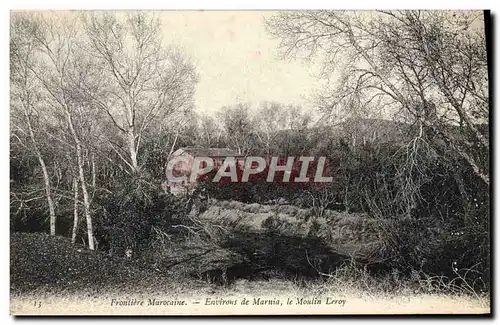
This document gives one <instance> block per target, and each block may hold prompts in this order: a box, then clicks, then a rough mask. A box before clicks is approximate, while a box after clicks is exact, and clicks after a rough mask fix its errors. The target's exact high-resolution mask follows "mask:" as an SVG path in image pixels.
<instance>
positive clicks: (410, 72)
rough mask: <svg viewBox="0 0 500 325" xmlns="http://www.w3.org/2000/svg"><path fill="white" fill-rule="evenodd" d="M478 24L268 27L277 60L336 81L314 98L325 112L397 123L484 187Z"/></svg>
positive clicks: (284, 16)
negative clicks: (318, 65)
mask: <svg viewBox="0 0 500 325" xmlns="http://www.w3.org/2000/svg"><path fill="white" fill-rule="evenodd" d="M481 18H482V14H481V13H471V12H436V11H403V12H392V11H390V12H338V11H293V12H281V13H279V14H277V15H275V16H273V17H272V18H270V19H269V20H267V27H268V29H269V31H270V33H271V34H272V35H274V36H276V37H278V38H279V39H280V40H281V49H282V50H283V54H284V56H288V57H297V56H300V57H307V58H320V60H322V63H323V64H322V66H323V69H322V71H323V76H324V77H325V78H329V77H331V76H332V75H333V74H334V73H336V74H337V75H340V78H337V79H335V78H332V79H333V80H335V81H336V82H335V83H333V84H329V87H328V88H327V89H325V95H324V96H321V98H320V102H321V105H322V107H323V109H325V111H328V112H333V111H337V112H338V111H342V110H343V111H344V112H345V111H347V113H349V111H350V110H351V111H352V110H380V109H387V110H386V112H385V115H386V116H389V113H388V112H390V113H391V115H392V114H396V115H398V116H404V117H405V118H406V119H407V121H409V122H411V123H417V125H420V126H421V127H422V128H423V129H425V131H426V134H428V135H429V136H428V138H429V139H430V140H432V142H433V144H434V146H435V148H438V149H439V150H440V151H441V152H444V153H446V154H451V155H453V156H455V157H457V158H458V159H460V160H462V161H464V162H465V163H466V164H467V165H468V166H469V168H470V169H471V171H472V172H473V173H474V174H475V175H476V176H477V177H478V178H479V179H480V180H482V181H483V182H484V184H486V185H489V183H490V180H489V172H488V169H489V166H488V146H489V140H488V136H487V134H485V132H484V130H481V126H480V124H484V123H487V122H488V116H489V102H488V95H487V94H488V78H487V61H486V48H485V37H484V31H483V28H482V19H481ZM457 128H458V130H459V132H457ZM483 129H484V128H483ZM417 134H418V133H417Z"/></svg>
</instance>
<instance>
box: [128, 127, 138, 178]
mask: <svg viewBox="0 0 500 325" xmlns="http://www.w3.org/2000/svg"><path fill="white" fill-rule="evenodd" d="M127 142H128V150H129V153H130V162H131V165H132V168H133V169H134V170H133V172H134V173H135V172H137V171H138V164H137V148H136V138H135V132H134V127H133V126H130V127H129V128H128V132H127Z"/></svg>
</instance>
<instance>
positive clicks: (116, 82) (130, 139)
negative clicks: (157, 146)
mask: <svg viewBox="0 0 500 325" xmlns="http://www.w3.org/2000/svg"><path fill="white" fill-rule="evenodd" d="M85 27H86V33H87V37H88V44H87V46H86V48H87V50H88V51H89V53H92V56H94V57H95V58H96V61H95V62H94V64H95V68H96V69H99V70H100V71H101V73H102V77H103V81H104V82H103V83H101V85H100V88H99V90H98V92H97V93H96V94H94V90H96V89H93V90H92V91H90V92H89V93H90V94H91V95H92V98H93V100H94V103H95V104H96V105H97V107H99V108H100V109H101V110H103V111H104V112H105V113H106V115H107V117H108V118H109V119H110V121H111V122H112V125H113V126H114V127H115V129H116V130H117V131H118V133H119V134H120V138H121V143H118V144H117V143H114V142H111V144H112V147H113V149H114V150H115V151H116V153H117V154H118V155H119V156H120V157H121V159H122V162H123V163H125V164H126V165H127V166H128V168H129V169H130V170H131V171H132V172H133V173H136V172H138V171H139V170H140V167H141V166H140V161H139V158H138V155H139V153H140V148H141V144H142V140H143V139H142V138H143V136H144V133H145V130H147V129H148V128H149V127H150V126H151V125H153V124H155V123H163V122H164V121H165V120H167V119H168V118H169V117H170V116H171V115H172V114H173V113H174V112H177V111H179V110H189V109H191V107H192V104H193V103H192V99H193V94H194V87H195V84H196V82H197V76H196V73H195V68H194V66H193V65H192V64H191V63H190V62H189V60H188V59H187V58H186V56H185V55H183V54H182V53H181V52H180V51H179V50H176V49H173V48H167V47H165V46H164V45H163V42H162V34H161V29H160V27H161V24H160V21H159V19H158V18H155V17H153V16H151V15H150V14H146V13H134V14H126V15H125V17H118V15H115V14H113V13H92V14H89V15H87V16H86V17H85Z"/></svg>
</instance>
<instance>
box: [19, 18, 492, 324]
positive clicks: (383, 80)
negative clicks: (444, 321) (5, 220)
mask: <svg viewBox="0 0 500 325" xmlns="http://www.w3.org/2000/svg"><path fill="white" fill-rule="evenodd" d="M490 35H491V32H490V14H489V12H488V11H484V12H483V11H474V10H461V11H459V10H455V11H443V10H441V11H439V10H422V11H410V10H400V11H384V10H373V11H340V10H315V11H313V10H294V11H206V10H199V11H167V10H165V11H160V10H155V11H146V10H144V11H89V10H86V11H16V10H13V11H11V13H10V110H9V111H10V299H11V300H10V313H11V314H12V315H15V316H22V315H35V316H38V315H303V314H308V315H358V314H387V315H395V314H406V315H414V314H477V315H488V314H490V308H491V306H490V294H491V293H490V289H491V283H492V279H491V269H490V268H491V262H490V235H491V234H490V202H491V199H490V181H491V179H490V168H491V167H490V136H489V134H490V133H489V119H490V107H491V106H490V100H489V98H490V87H489V82H490V79H491V75H488V72H489V71H491V70H490V69H489V68H490V67H489V66H488V63H489V62H491V57H490V55H491V51H489V49H490V48H491V46H492V45H491V37H490Z"/></svg>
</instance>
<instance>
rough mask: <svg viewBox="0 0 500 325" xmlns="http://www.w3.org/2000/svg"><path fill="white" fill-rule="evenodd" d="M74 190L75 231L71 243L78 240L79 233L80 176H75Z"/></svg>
mask: <svg viewBox="0 0 500 325" xmlns="http://www.w3.org/2000/svg"><path fill="white" fill-rule="evenodd" d="M73 191H74V194H75V197H74V205H73V232H72V233H71V243H72V244H74V243H75V242H76V235H77V233H78V221H79V220H78V177H76V176H75V177H73Z"/></svg>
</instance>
